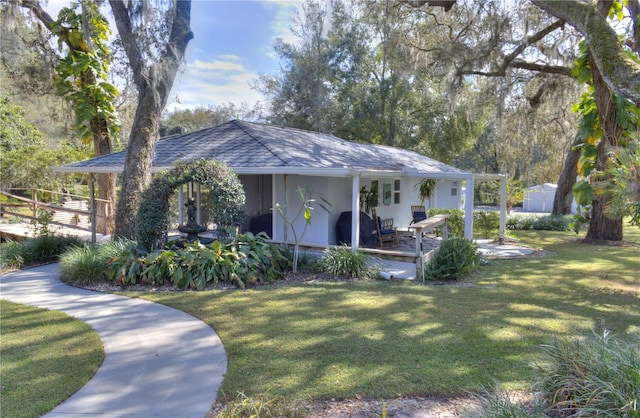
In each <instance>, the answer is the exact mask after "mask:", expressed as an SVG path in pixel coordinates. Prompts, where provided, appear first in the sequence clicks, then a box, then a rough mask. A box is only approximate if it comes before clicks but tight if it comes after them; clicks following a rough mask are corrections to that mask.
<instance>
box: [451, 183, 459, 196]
mask: <svg viewBox="0 0 640 418" xmlns="http://www.w3.org/2000/svg"><path fill="white" fill-rule="evenodd" d="M451 196H458V182H457V181H453V182H451Z"/></svg>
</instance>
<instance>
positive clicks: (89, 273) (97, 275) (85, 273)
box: [60, 240, 135, 286]
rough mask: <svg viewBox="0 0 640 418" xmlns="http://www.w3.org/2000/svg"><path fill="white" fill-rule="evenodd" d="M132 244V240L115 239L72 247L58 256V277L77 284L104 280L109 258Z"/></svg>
mask: <svg viewBox="0 0 640 418" xmlns="http://www.w3.org/2000/svg"><path fill="white" fill-rule="evenodd" d="M134 246H135V242H133V241H127V240H116V241H110V242H107V243H104V244H85V245H84V246H82V247H73V248H71V249H69V250H67V251H65V253H64V254H62V256H61V257H60V279H61V280H62V281H63V282H66V283H69V284H73V285H77V286H83V285H87V284H91V283H95V282H97V281H101V280H104V279H105V278H106V275H105V271H106V270H107V267H108V265H109V262H110V261H111V259H112V258H114V257H117V256H119V255H121V254H122V253H126V252H128V251H129V250H130V249H131V248H132V247H134Z"/></svg>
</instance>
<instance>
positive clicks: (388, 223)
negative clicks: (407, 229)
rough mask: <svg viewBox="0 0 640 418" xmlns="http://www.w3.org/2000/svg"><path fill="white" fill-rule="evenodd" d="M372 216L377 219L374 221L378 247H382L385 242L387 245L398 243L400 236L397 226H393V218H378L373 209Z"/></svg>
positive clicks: (396, 244)
mask: <svg viewBox="0 0 640 418" xmlns="http://www.w3.org/2000/svg"><path fill="white" fill-rule="evenodd" d="M373 216H374V217H375V218H376V219H377V220H378V222H376V232H377V233H378V243H379V244H380V247H384V246H385V244H388V245H389V246H398V245H400V238H399V237H398V228H396V227H394V226H393V218H386V219H380V217H379V216H377V215H376V212H375V210H374V211H373Z"/></svg>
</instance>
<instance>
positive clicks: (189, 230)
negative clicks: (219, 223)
mask: <svg viewBox="0 0 640 418" xmlns="http://www.w3.org/2000/svg"><path fill="white" fill-rule="evenodd" d="M184 206H185V207H186V208H187V224H186V225H180V226H179V227H178V230H179V231H180V232H184V233H186V234H187V241H188V242H194V241H196V240H199V239H200V238H199V237H198V234H199V233H201V232H204V231H206V230H207V227H206V226H202V225H198V223H197V222H196V211H197V209H198V208H197V207H196V200H195V199H194V198H193V197H190V198H189V199H187V203H185V204H184Z"/></svg>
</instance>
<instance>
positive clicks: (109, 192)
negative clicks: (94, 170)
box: [90, 118, 116, 235]
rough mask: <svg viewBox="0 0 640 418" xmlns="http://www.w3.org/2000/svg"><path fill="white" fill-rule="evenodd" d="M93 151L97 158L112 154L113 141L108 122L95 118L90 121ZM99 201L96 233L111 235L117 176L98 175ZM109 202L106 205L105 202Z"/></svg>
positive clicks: (97, 204)
mask: <svg viewBox="0 0 640 418" xmlns="http://www.w3.org/2000/svg"><path fill="white" fill-rule="evenodd" d="M90 126H91V131H92V136H93V150H94V153H95V155H96V156H100V155H108V154H111V152H112V149H111V140H110V138H109V129H108V127H107V124H106V121H104V120H103V119H100V118H94V119H92V120H91V121H90ZM98 199H99V200H98V201H97V202H96V208H95V210H96V232H98V233H99V234H105V235H106V234H110V233H111V232H112V225H110V224H113V219H109V217H110V216H111V213H110V212H112V211H113V203H114V202H115V200H116V175H115V174H108V173H105V174H98ZM105 200H106V201H109V202H110V203H106V202H104V201H105Z"/></svg>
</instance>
